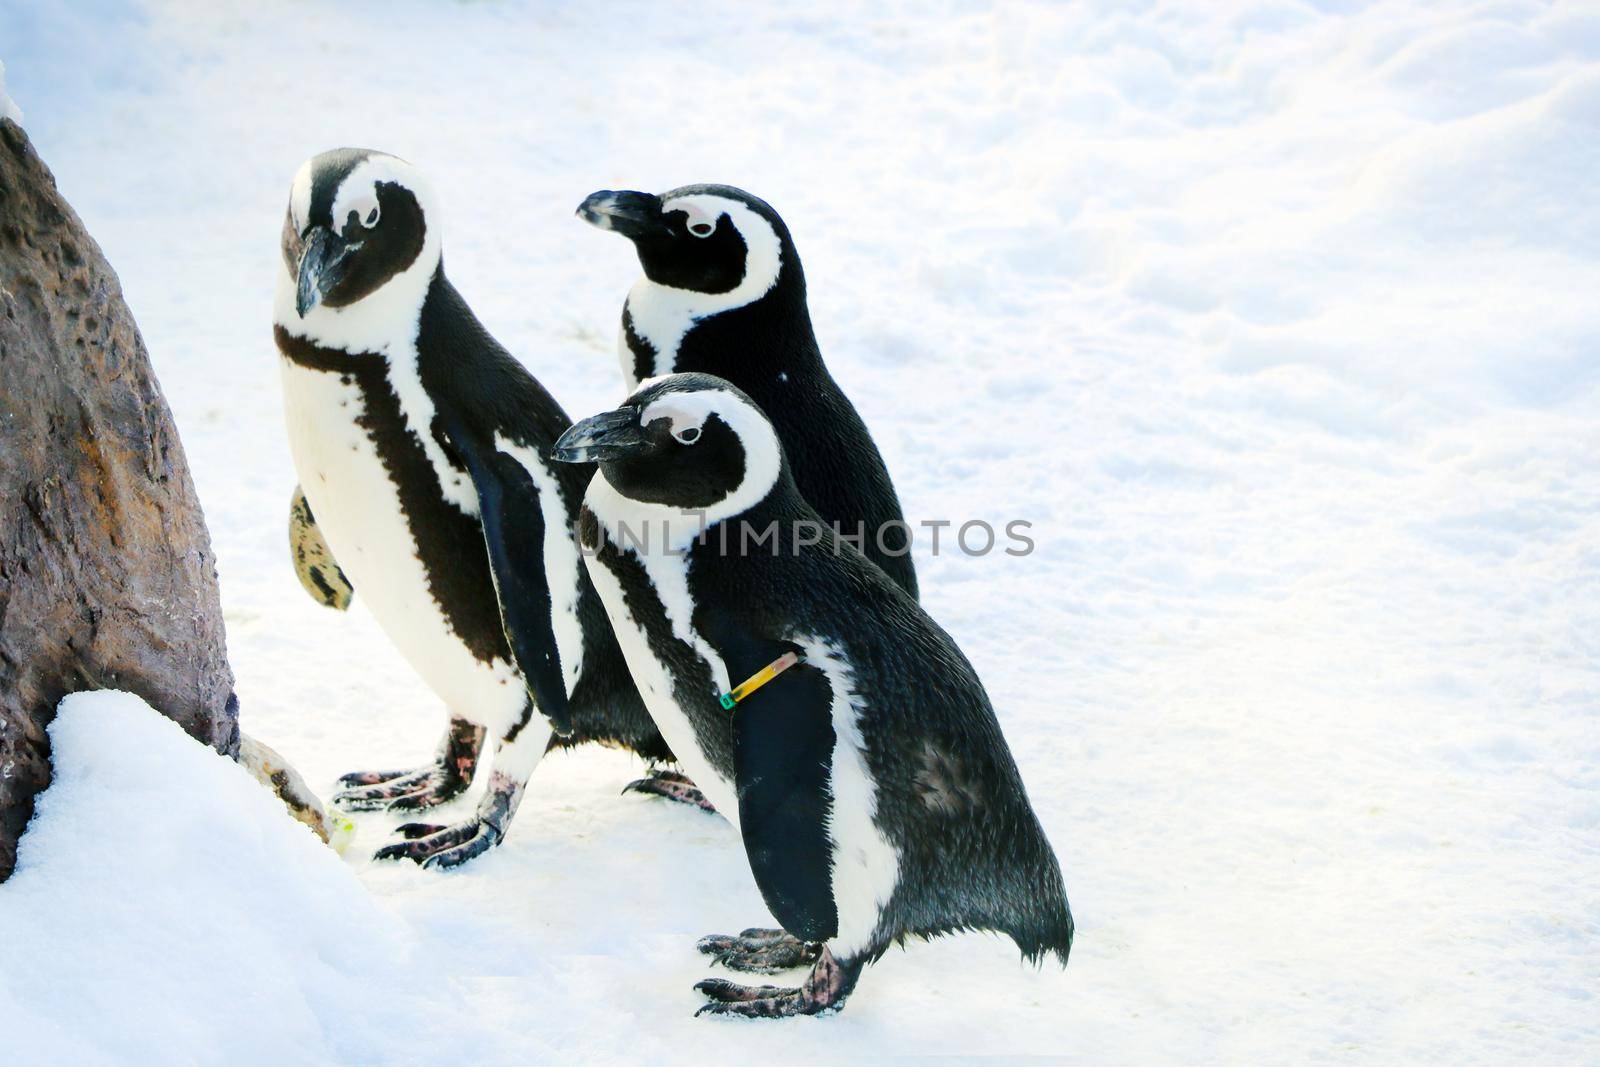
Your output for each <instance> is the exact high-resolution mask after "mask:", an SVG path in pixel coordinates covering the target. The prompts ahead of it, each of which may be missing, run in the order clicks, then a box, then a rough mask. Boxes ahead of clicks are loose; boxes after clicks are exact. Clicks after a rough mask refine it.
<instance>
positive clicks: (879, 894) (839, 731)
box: [792, 635, 900, 959]
mask: <svg viewBox="0 0 1600 1067" xmlns="http://www.w3.org/2000/svg"><path fill="white" fill-rule="evenodd" d="M792 640H793V641H794V643H795V644H797V645H799V646H800V647H801V649H803V650H804V655H805V663H806V664H807V666H811V667H815V668H817V669H818V670H820V671H822V673H823V674H824V675H825V676H826V677H827V679H828V685H829V687H830V688H831V690H832V692H833V704H832V709H831V713H832V718H833V733H834V744H833V761H832V765H831V768H830V770H829V772H828V788H829V793H830V794H831V795H832V798H833V802H832V810H831V813H830V815H829V818H828V838H829V840H831V841H832V842H833V900H834V905H835V906H836V907H837V908H838V911H839V932H838V934H837V935H836V936H835V937H834V939H833V941H832V942H831V944H832V948H833V953H834V955H836V956H838V957H840V958H841V959H849V958H850V957H851V956H853V955H855V954H856V953H858V952H860V951H862V950H863V949H865V948H867V947H868V946H869V945H870V944H871V943H872V939H873V933H874V932H875V930H876V929H877V925H878V917H879V915H880V914H881V913H882V911H883V906H884V905H885V904H887V903H888V902H889V898H890V897H891V896H892V895H893V894H894V889H895V885H896V884H897V883H898V882H899V880H900V853H899V852H898V851H897V850H896V849H895V847H894V845H892V844H891V843H890V842H889V839H888V838H886V837H885V836H884V835H883V831H882V830H880V829H879V828H878V823H877V815H878V787H877V785H876V783H875V782H874V781H873V779H872V773H871V771H870V770H869V768H868V766H867V755H866V741H865V740H864V739H863V738H862V736H861V711H862V709H863V708H864V707H865V706H866V705H865V701H864V700H863V698H862V697H861V696H860V695H859V694H858V693H857V692H856V691H855V686H854V672H853V670H852V668H851V666H850V661H849V659H848V658H846V656H845V654H844V652H843V650H842V649H840V648H839V646H838V645H836V644H834V643H833V642H831V641H826V640H823V639H821V638H817V637H812V636H806V635H801V636H796V637H794V638H792Z"/></svg>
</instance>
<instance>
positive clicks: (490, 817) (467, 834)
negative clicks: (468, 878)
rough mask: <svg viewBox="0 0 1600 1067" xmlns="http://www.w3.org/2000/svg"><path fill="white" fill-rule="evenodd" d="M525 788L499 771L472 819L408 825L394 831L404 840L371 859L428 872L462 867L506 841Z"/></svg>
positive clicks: (387, 847)
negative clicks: (398, 862)
mask: <svg viewBox="0 0 1600 1067" xmlns="http://www.w3.org/2000/svg"><path fill="white" fill-rule="evenodd" d="M523 785H524V783H522V782H519V781H517V780H516V779H514V778H511V777H510V776H508V775H505V774H501V773H500V772H499V771H496V772H495V773H494V774H493V775H491V776H490V778H489V791H488V792H487V793H485V794H484V795H483V800H482V801H481V802H480V803H479V804H478V811H477V813H476V814H475V815H473V817H472V818H470V819H468V820H466V821H465V822H459V823H456V824H455V825H453V826H442V825H439V824H437V823H425V822H408V823H406V824H405V825H404V826H401V827H399V828H398V829H397V830H396V831H395V832H396V833H398V834H399V835H400V836H401V837H402V838H404V840H402V841H396V842H395V843H394V844H392V845H385V846H383V847H382V848H380V849H379V850H378V851H376V852H374V853H373V854H372V858H373V859H374V860H411V861H412V862H414V863H418V864H421V865H422V866H423V867H425V868H434V867H438V868H446V867H459V866H460V865H461V864H463V863H466V862H467V861H468V860H470V859H474V858H476V857H478V856H481V855H483V854H484V853H485V852H487V851H489V850H490V849H491V848H493V847H494V846H496V845H498V844H499V843H500V842H501V840H502V839H504V837H505V835H506V829H505V828H506V825H507V824H508V823H509V822H510V821H511V816H512V813H513V812H515V811H516V810H517V802H518V800H520V799H521V797H522V790H523Z"/></svg>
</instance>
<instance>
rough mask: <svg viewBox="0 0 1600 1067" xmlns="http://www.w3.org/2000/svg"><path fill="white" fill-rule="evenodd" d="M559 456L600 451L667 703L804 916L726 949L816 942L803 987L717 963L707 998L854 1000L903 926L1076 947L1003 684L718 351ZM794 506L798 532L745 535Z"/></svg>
mask: <svg viewBox="0 0 1600 1067" xmlns="http://www.w3.org/2000/svg"><path fill="white" fill-rule="evenodd" d="M553 456H554V458H555V459H558V460H562V461H565V462H574V463H588V462H597V463H598V464H599V472H598V473H597V474H596V475H595V476H594V478H593V480H592V481H591V483H590V485H589V489H588V492H587V493H586V494H585V497H584V505H583V510H582V512H581V516H580V535H581V537H582V539H583V541H584V545H585V548H586V549H587V550H588V552H587V553H586V555H585V563H586V565H587V566H588V568H589V572H590V574H591V576H592V577H593V579H594V583H595V587H596V589H597V590H598V592H599V595H600V599H601V600H602V601H603V602H604V604H605V607H606V611H607V612H608V613H609V615H610V617H611V621H612V623H613V625H614V626H615V629H616V632H617V637H618V640H619V642H620V643H621V646H622V650H623V654H624V655H625V656H626V658H627V661H628V666H629V668H630V669H631V670H632V672H633V676H634V679H635V681H636V682H637V683H638V685H639V690H640V692H641V694H642V695H643V697H644V700H645V703H646V705H647V706H648V707H649V710H650V713H651V715H652V716H653V717H654V718H655V720H656V723H657V725H658V726H659V727H660V728H661V732H662V735H663V736H664V737H665V739H666V740H667V742H668V743H669V744H670V745H671V746H672V748H673V751H674V752H676V753H677V754H678V756H679V757H680V758H681V760H682V762H683V764H684V767H685V768H686V770H687V771H688V772H689V774H690V775H691V776H692V777H693V778H694V780H695V781H696V782H697V783H699V785H700V787H701V788H702V789H703V790H705V792H706V794H707V796H708V797H709V798H710V799H711V800H712V801H713V802H714V803H715V804H716V807H717V809H718V810H719V811H721V812H722V813H723V814H725V815H726V816H727V817H728V818H729V819H730V820H732V821H733V822H735V824H736V825H737V826H738V827H739V830H740V833H741V835H742V837H743V839H744V845H745V851H746V854H747V857H748V859H749V862H750V869H751V872H752V873H753V874H754V876H755V880H756V883H757V885H758V886H759V887H760V889H761V893H762V896H763V898H764V899H765V901H766V903H767V906H768V908H769V909H770V910H771V912H772V914H773V916H774V917H775V918H776V919H777V920H778V922H779V923H780V924H782V927H783V929H782V930H747V931H745V933H744V934H742V935H740V936H739V937H712V938H707V939H705V940H704V941H702V943H701V948H702V950H703V951H706V952H708V953H709V954H711V955H714V956H716V957H717V958H718V959H719V960H720V961H721V962H723V963H725V964H727V965H728V966H730V967H733V968H735V969H741V970H748V971H759V972H770V971H775V970H779V969H782V968H784V967H790V966H795V965H797V964H802V963H810V964H811V971H810V973H809V974H808V975H807V977H806V978H805V980H804V981H803V983H802V984H801V985H799V986H798V987H793V988H784V987H778V986H770V985H763V986H745V985H739V984H736V983H733V982H729V981H725V980H722V979H707V980H705V981H703V982H701V983H700V984H699V985H698V986H697V987H696V988H697V989H698V990H699V991H700V992H701V993H703V994H704V995H705V996H706V997H707V998H708V1002H707V1004H706V1005H705V1006H704V1007H703V1008H702V1009H701V1010H702V1011H708V1012H713V1013H720V1014H733V1015H747V1016H784V1015H796V1014H817V1013H821V1012H826V1011H831V1010H837V1009H838V1008H839V1007H840V1006H842V1004H843V1003H844V1000H845V997H846V996H848V995H849V993H850V992H851V990H852V989H853V988H854V986H855V983H856V981H857V979H858V978H859V976H860V974H861V971H862V968H863V967H864V966H865V965H866V964H867V963H869V962H871V961H873V960H875V959H877V958H878V957H879V956H881V955H882V954H883V952H884V951H885V950H886V949H887V948H888V947H889V946H890V945H891V944H894V943H896V942H898V941H902V940H903V939H905V938H906V937H914V936H921V937H927V936H933V935H937V934H943V933H948V932H953V931H958V930H969V929H971V930H993V931H998V932H1001V933H1004V934H1007V935H1009V936H1010V937H1011V938H1012V939H1013V940H1014V941H1015V942H1016V944H1017V946H1018V948H1020V949H1021V951H1022V953H1023V955H1024V956H1025V957H1027V958H1028V959H1030V960H1038V959H1041V958H1042V957H1044V956H1045V955H1047V954H1052V953H1053V954H1055V955H1056V956H1057V957H1058V958H1059V959H1060V961H1061V962H1062V963H1063V964H1065V962H1066V960H1067V955H1068V952H1069V951H1070V949H1071V945H1072V933H1073V924H1072V914H1071V911H1070V910H1069V908H1068V905H1067V897H1066V890H1065V887H1064V884H1063V881H1062V876H1061V869H1060V867H1059V865H1058V863H1057V861H1056V857H1055V853H1054V852H1053V851H1052V849H1051V847H1050V843H1049V841H1048V840H1047V839H1046V837H1045V834H1044V831H1043V828H1042V827H1041V826H1040V824H1039V820H1038V818H1037V817H1036V816H1035V814H1034V811H1033V808H1032V806H1031V805H1030V804H1029V801H1028V797H1027V793H1026V792H1025V790H1024V789H1023V784H1022V780H1021V777H1020V776H1019V774H1018V772H1017V767H1016V763H1015V762H1014V761H1013V759H1012V757H1011V753H1010V750H1009V749H1008V748H1007V746H1006V742H1005V738H1004V737H1003V736H1002V734H1001V731H1000V726H999V723H998V722H997V721H996V719H995V714H994V710H993V708H992V707H991V705H990V703H989V699H988V696H987V695H986V694H985V692H984V689H983V685H982V684H981V683H980V682H979V680H978V678H977V676H976V674H974V673H973V670H972V666H971V665H970V664H969V663H968V662H967V660H966V657H965V656H963V655H962V654H961V650H960V649H958V648H957V647H956V645H955V643H954V642H953V641H952V640H951V639H950V637H949V635H948V634H946V633H945V632H944V631H943V630H941V629H940V628H939V627H938V625H937V624H936V623H934V621H933V620H932V619H930V618H929V617H928V616H927V614H926V613H924V612H923V611H922V609H921V608H920V607H918V605H917V603H916V601H915V600H913V599H912V598H911V597H910V596H909V595H908V594H907V593H906V592H905V590H904V589H902V588H901V587H900V586H898V585H896V584H895V583H894V582H893V581H891V580H890V579H889V578H888V577H887V576H886V575H885V574H884V573H883V571H882V570H880V569H879V568H878V567H876V566H874V565H873V564H872V563H870V562H869V561H868V560H867V559H866V557H864V556H863V555H861V554H860V553H859V552H857V551H856V550H855V548H854V547H853V546H851V545H849V544H843V543H841V542H840V541H839V540H838V539H837V538H835V537H833V536H832V535H831V534H829V533H827V532H826V531H825V528H824V527H823V523H822V521H821V519H820V517H819V516H818V513H817V512H816V511H815V510H814V509H813V508H812V507H811V506H810V505H809V504H808V503H807V502H806V501H805V500H804V499H803V498H802V496H801V494H800V492H799V490H798V489H797V487H796V479H795V478H794V476H793V475H792V473H791V470H790V467H789V462H788V460H787V459H786V458H785V453H784V449H783V447H782V446H781V444H780V443H779V438H778V435H777V433H776V432H775V430H774V428H773V425H772V423H771V422H770V421H769V420H768V418H767V417H766V415H764V414H763V413H762V411H761V409H760V407H759V406H758V405H757V404H756V403H755V402H754V401H753V400H752V399H751V398H750V397H749V396H747V395H746V394H745V393H743V392H741V391H740V390H739V389H737V388H735V387H734V386H732V385H730V384H729V383H728V382H726V381H723V380H721V379H718V378H714V377H711V376H709V375H704V374H674V375H670V376H667V377H664V378H658V379H654V380H651V381H648V382H646V383H644V385H643V386H642V387H641V388H639V389H638V390H637V391H636V392H635V393H634V394H633V395H632V396H630V397H629V398H628V401H627V402H626V404H624V405H623V406H622V407H621V408H619V409H617V410H616V411H611V412H607V413H605V414H602V415H597V416H594V417H593V418H590V419H585V420H583V421H582V422H579V423H578V424H577V425H575V426H573V427H572V428H571V429H570V430H568V431H567V432H566V433H565V434H563V435H562V437H561V439H560V441H558V442H557V444H556V447H555V450H554V453H553ZM774 524H775V525H776V527H777V528H778V530H779V531H780V534H779V537H780V543H779V546H778V548H777V549H776V550H771V551H766V550H764V551H758V552H754V553H743V552H740V551H738V550H736V549H735V550H730V542H731V543H732V544H733V545H740V544H741V542H739V541H738V537H739V536H740V535H738V534H735V535H733V537H731V538H728V537H724V536H722V534H723V533H724V532H725V531H726V530H728V528H729V527H733V526H744V527H747V528H754V529H756V530H766V529H768V528H769V527H771V526H773V525H774ZM802 526H803V527H805V528H806V529H807V535H806V536H805V537H800V536H798V535H797V536H795V537H794V538H793V540H792V542H791V541H790V540H789V539H788V538H789V531H791V530H798V529H799V528H800V527H802ZM819 530H821V531H822V532H823V536H822V538H821V540H820V541H816V540H813V538H812V536H811V535H812V534H813V533H815V532H817V531H819ZM623 531H627V532H626V533H623ZM791 544H792V548H791Z"/></svg>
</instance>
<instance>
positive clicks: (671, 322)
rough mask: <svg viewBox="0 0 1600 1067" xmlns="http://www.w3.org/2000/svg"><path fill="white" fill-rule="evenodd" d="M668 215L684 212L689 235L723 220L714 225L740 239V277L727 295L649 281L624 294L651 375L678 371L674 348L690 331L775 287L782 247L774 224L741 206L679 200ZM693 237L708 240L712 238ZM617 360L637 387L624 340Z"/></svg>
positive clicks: (712, 198)
mask: <svg viewBox="0 0 1600 1067" xmlns="http://www.w3.org/2000/svg"><path fill="white" fill-rule="evenodd" d="M662 210H664V211H667V212H672V211H683V212H686V213H687V214H688V215H689V222H690V226H691V229H690V232H691V233H693V232H694V230H693V225H694V223H695V221H696V220H697V219H698V220H705V221H710V222H716V220H718V219H720V218H721V217H722V216H723V215H727V216H728V222H722V223H718V225H722V226H727V225H729V224H730V223H731V224H732V225H733V226H735V227H737V228H738V230H739V235H740V236H741V237H742V238H744V243H745V260H744V277H743V279H741V280H740V282H739V284H738V285H736V286H734V287H733V288H732V289H730V290H729V291H728V292H726V293H697V292H695V291H694V290H692V289H678V288H675V287H673V286H670V285H658V284H657V283H655V282H653V281H651V280H650V279H649V278H640V279H639V280H638V281H637V282H635V283H634V286H633V288H632V289H631V290H630V291H629V293H628V303H627V307H628V314H629V315H630V316H631V318H632V320H633V330H634V332H635V333H637V334H638V335H639V336H640V337H642V338H644V340H646V341H648V342H649V343H650V346H651V347H652V348H654V349H655V351H656V357H655V366H654V368H652V369H653V372H654V373H655V374H658V375H659V374H671V373H672V372H673V370H675V369H676V367H677V357H678V345H679V344H680V343H681V342H682V341H683V335H684V334H686V333H688V332H689V327H691V326H693V325H694V324H695V322H696V321H698V320H700V319H703V318H706V317H708V316H711V315H716V314H718V313H720V312H723V311H731V310H732V309H734V308H738V307H744V306H745V305H746V304H749V303H752V302H753V301H756V300H759V299H761V297H763V296H765V295H766V294H767V292H768V291H769V290H770V289H771V288H772V287H773V286H774V285H776V284H777V282H778V275H779V273H781V272H782V269H783V243H782V242H781V241H779V240H778V232H777V231H776V230H774V229H773V228H772V224H771V223H769V222H768V221H767V220H766V219H764V218H762V217H761V216H760V215H758V214H756V213H755V212H754V211H753V210H751V209H750V207H749V206H748V205H746V204H744V203H743V202H742V201H739V200H733V199H730V198H728V197H725V196H716V195H714V194H711V193H698V194H695V195H693V196H678V197H674V198H672V199H671V200H668V201H667V202H666V203H665V204H663V205H662ZM696 236H702V237H709V236H710V232H708V233H705V234H697V235H696ZM620 346H621V347H620V350H619V355H620V356H621V358H622V373H623V376H624V377H625V378H626V379H627V380H628V383H629V387H630V388H632V387H633V386H634V385H636V384H638V383H637V381H636V380H635V378H634V371H633V354H632V352H631V351H629V349H628V343H627V337H626V336H625V335H624V336H623V337H622V338H621V339H620Z"/></svg>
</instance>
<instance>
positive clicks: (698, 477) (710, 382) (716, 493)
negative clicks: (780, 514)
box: [552, 374, 787, 523]
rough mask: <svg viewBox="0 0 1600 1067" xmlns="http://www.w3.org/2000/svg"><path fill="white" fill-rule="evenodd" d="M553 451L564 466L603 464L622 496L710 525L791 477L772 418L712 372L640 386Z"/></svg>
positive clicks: (564, 437) (582, 424)
mask: <svg viewBox="0 0 1600 1067" xmlns="http://www.w3.org/2000/svg"><path fill="white" fill-rule="evenodd" d="M552 455H553V456H554V458H555V459H557V460H560V461H561V462H563V463H598V464H599V465H600V476H601V477H602V478H604V479H605V481H606V482H607V483H608V484H609V485H610V486H611V488H612V489H613V490H615V491H616V493H617V494H618V495H620V496H622V497H624V498H626V499H628V500H632V501H636V502H638V503H641V504H654V505H661V506H662V507H664V508H668V509H673V510H677V511H685V512H699V513H703V515H704V518H705V520H706V521H707V522H708V523H714V522H717V521H720V520H722V519H725V518H729V517H731V516H734V515H738V514H741V513H742V512H744V511H747V510H749V509H750V508H751V507H752V506H754V505H755V504H758V503H760V502H761V501H762V500H763V499H765V498H766V496H767V494H768V493H770V492H771V491H772V489H773V486H775V485H776V484H778V482H779V480H780V478H783V477H786V476H787V470H786V468H785V465H784V458H783V449H782V447H781V446H780V445H779V444H778V435H777V434H776V433H775V432H774V431H773V429H772V423H771V422H769V421H768V420H767V416H766V415H765V414H763V413H762V411H761V409H760V408H759V407H757V406H756V404H755V402H754V401H753V400H751V399H750V398H749V397H748V396H746V395H745V394H744V393H743V392H741V391H740V390H739V389H738V388H737V387H735V386H733V385H732V384H730V383H728V382H726V381H724V380H723V379H721V378H717V377H714V376H712V375H710V374H669V375H665V376H664V377H660V378H651V379H649V380H648V381H645V382H642V383H640V385H639V388H638V389H636V390H634V392H633V394H632V395H631V396H629V397H628V400H627V402H626V403H624V404H623V405H622V406H621V407H620V408H617V409H616V410H615V411H607V412H604V413H603V414H600V415H595V416H592V417H590V418H587V419H584V420H583V421H582V422H579V423H577V424H576V425H574V426H572V427H571V428H569V429H568V430H567V432H566V433H564V434H562V435H561V439H560V440H558V441H557V442H556V443H555V448H554V450H553V452H552Z"/></svg>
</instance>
